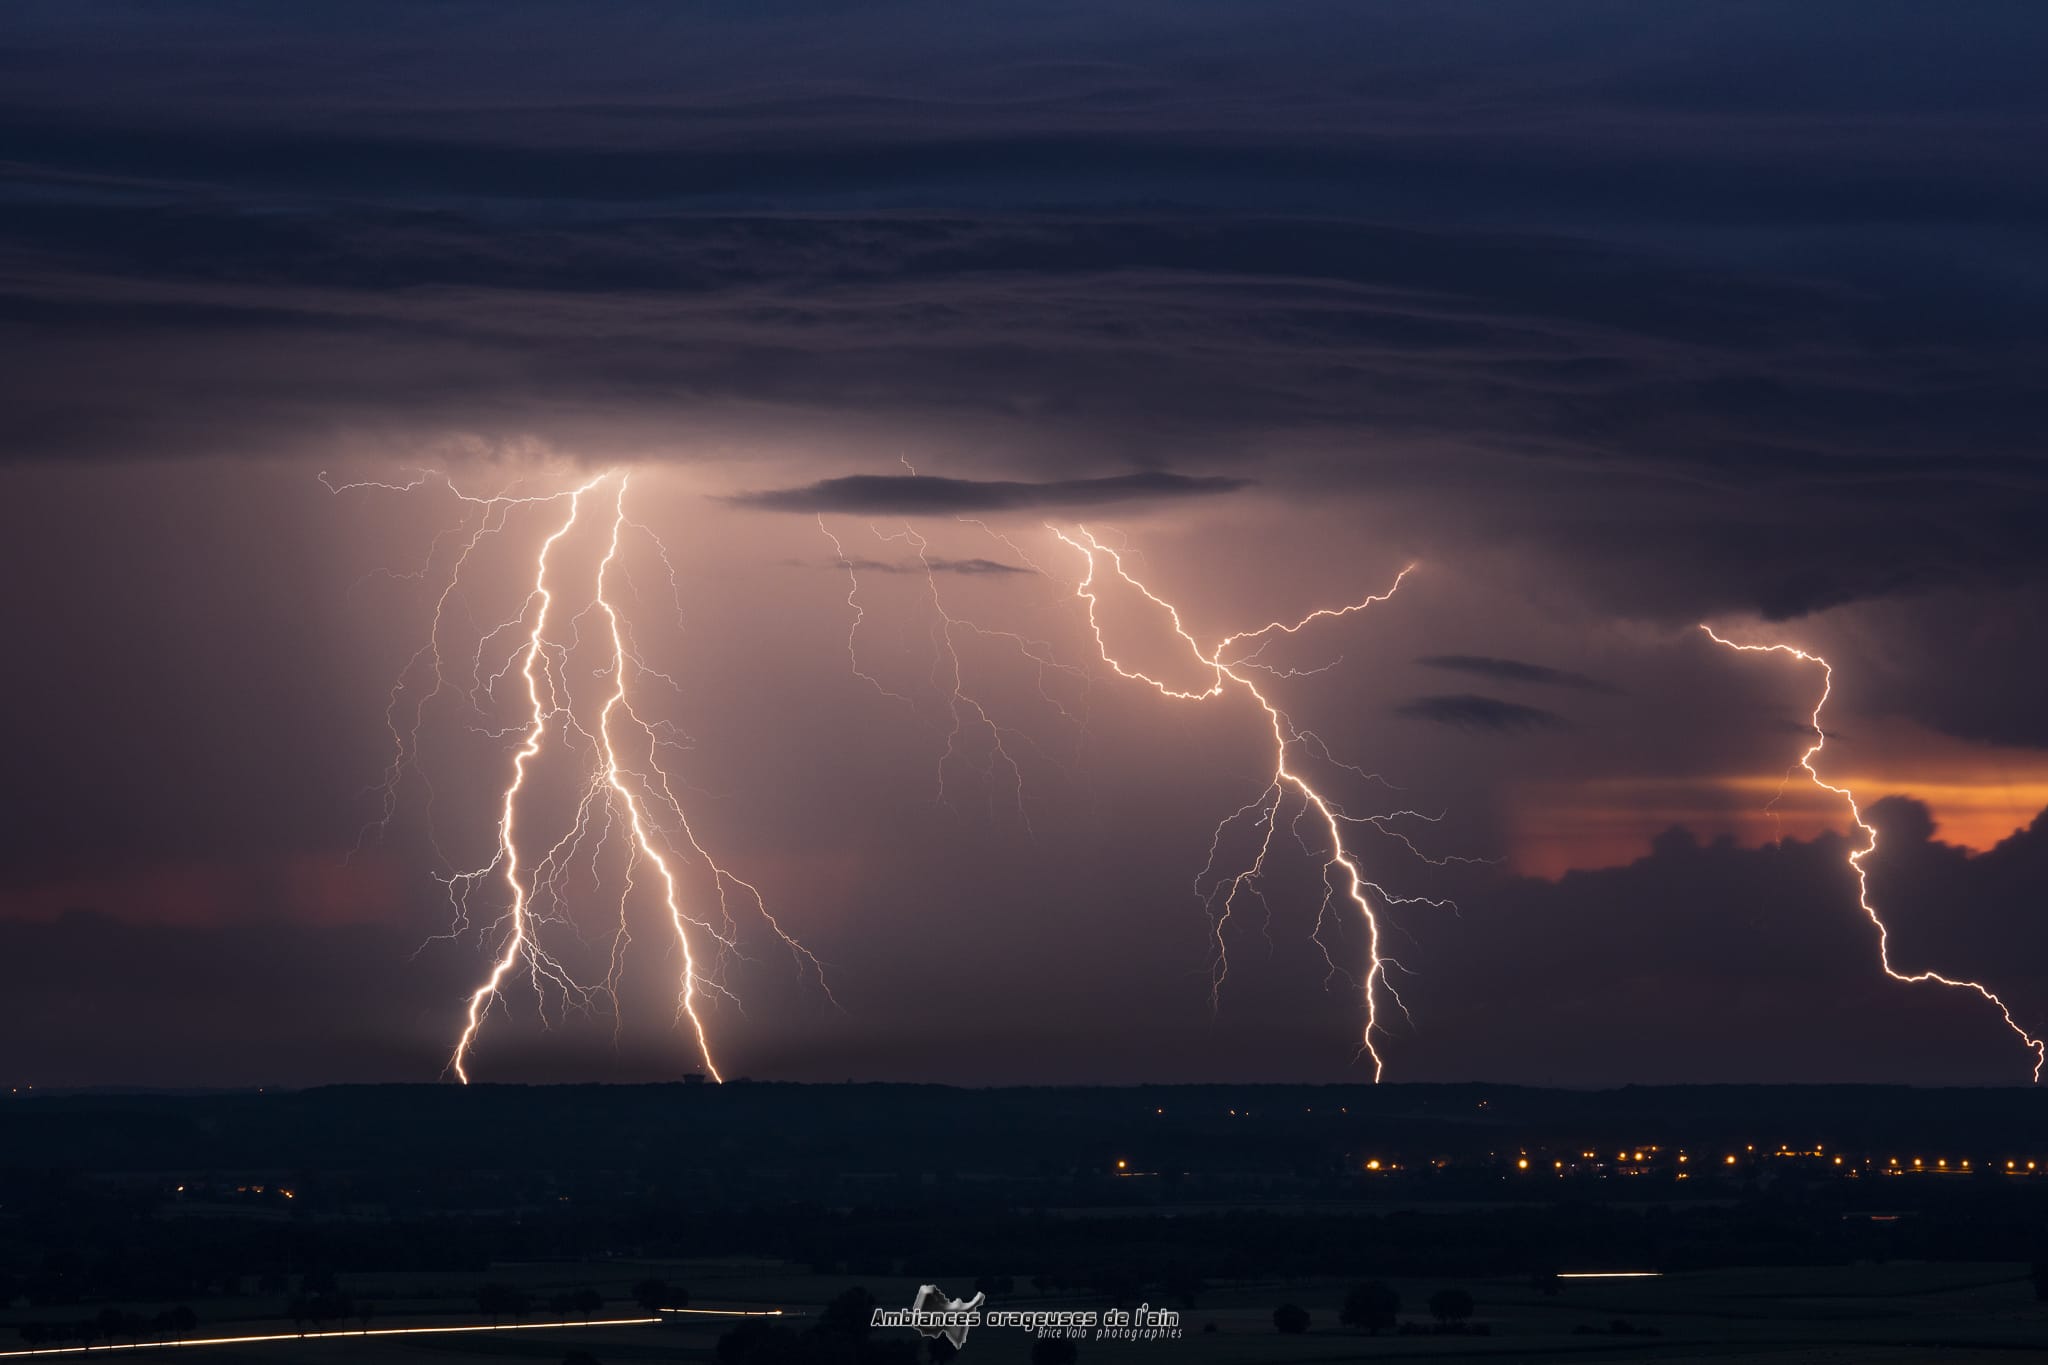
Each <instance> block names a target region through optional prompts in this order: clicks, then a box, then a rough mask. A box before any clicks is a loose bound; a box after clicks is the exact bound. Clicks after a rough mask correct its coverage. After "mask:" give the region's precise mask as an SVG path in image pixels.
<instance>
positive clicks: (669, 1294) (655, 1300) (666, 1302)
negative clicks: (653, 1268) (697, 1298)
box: [633, 1280, 690, 1313]
mask: <svg viewBox="0 0 2048 1365" xmlns="http://www.w3.org/2000/svg"><path fill="white" fill-rule="evenodd" d="M633 1302H635V1303H637V1304H639V1305H640V1306H641V1307H642V1308H645V1309H646V1310H647V1311H648V1312H650V1313H658V1312H660V1311H661V1310H662V1309H664V1308H688V1307H689V1306H690V1291H689V1290H687V1289H685V1288H683V1287H682V1286H681V1285H679V1284H670V1283H669V1282H668V1281H667V1280H642V1281H640V1282H639V1283H638V1284H636V1285H634V1286H633Z"/></svg>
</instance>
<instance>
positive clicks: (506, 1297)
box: [476, 1283, 533, 1323]
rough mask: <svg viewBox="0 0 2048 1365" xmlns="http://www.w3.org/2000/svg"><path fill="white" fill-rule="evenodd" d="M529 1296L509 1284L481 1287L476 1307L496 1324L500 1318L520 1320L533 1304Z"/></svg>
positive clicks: (477, 1292) (477, 1294)
mask: <svg viewBox="0 0 2048 1365" xmlns="http://www.w3.org/2000/svg"><path fill="white" fill-rule="evenodd" d="M532 1302H533V1299H532V1296H531V1295H529V1294H526V1293H524V1292H523V1291H521V1290H518V1289H514V1288H513V1287H512V1286H511V1285H509V1284H497V1283H491V1284H486V1285H481V1286H479V1287H478V1289H477V1291H476V1306H477V1309H478V1311H480V1312H481V1313H482V1314H483V1315H484V1316H485V1317H487V1318H489V1319H490V1320H491V1321H492V1322H493V1323H496V1322H497V1321H498V1320H499V1319H500V1318H514V1319H516V1318H518V1317H520V1316H522V1315H523V1314H524V1313H525V1312H526V1310H527V1308H528V1307H529V1306H530V1305H531V1304H532Z"/></svg>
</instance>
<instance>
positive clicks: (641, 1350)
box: [92, 1261, 2048, 1365]
mask: <svg viewBox="0 0 2048 1365" xmlns="http://www.w3.org/2000/svg"><path fill="white" fill-rule="evenodd" d="M649 1276H652V1277H658V1278H663V1279H666V1280H669V1281H670V1282H671V1283H676V1284H682V1285H687V1286H688V1287H689V1289H690V1291H691V1295H692V1303H693V1304H695V1305H697V1306H699V1307H703V1308H741V1307H745V1308H757V1309H758V1308H767V1307H776V1308H781V1309H782V1310H784V1312H785V1314H786V1320H787V1321H789V1322H790V1323H791V1325H793V1326H799V1327H801V1326H802V1325H803V1324H804V1322H805V1321H806V1320H808V1319H809V1318H810V1317H811V1316H812V1315H814V1314H815V1313H816V1311H817V1310H818V1308H819V1307H820V1306H821V1305H822V1304H823V1303H824V1302H826V1301H827V1300H828V1299H830V1298H831V1297H832V1296H833V1295H834V1294H837V1293H839V1292H840V1291H841V1290H843V1289H845V1288H846V1287H847V1281H846V1280H845V1279H844V1278H843V1277H820V1276H814V1275H810V1274H806V1273H802V1272H800V1271H798V1270H796V1269H794V1268H790V1267H784V1266H778V1265H774V1264H770V1263H761V1262H746V1261H718V1262H702V1261H699V1262H673V1263H653V1262H639V1263H621V1262H610V1263H604V1264H589V1265H581V1264H554V1265H545V1264H535V1265H519V1266H500V1267H496V1268H494V1269H493V1270H492V1272H491V1278H493V1279H494V1280H498V1281H501V1282H505V1283H509V1284H513V1285H515V1286H517V1287H519V1288H522V1289H525V1290H527V1291H529V1292H531V1293H533V1294H535V1295H536V1296H537V1297H539V1298H541V1299H543V1300H544V1299H545V1298H546V1297H547V1296H548V1295H549V1294H550V1293H554V1292H557V1291H560V1290H562V1289H565V1288H570V1287H575V1286H580V1285H591V1286H594V1287H596V1288H597V1289H599V1290H600V1291H602V1292H603V1293H604V1294H605V1296H606V1299H607V1303H606V1306H605V1308H604V1309H603V1310H602V1312H600V1313H599V1314H598V1315H597V1316H599V1317H620V1316H628V1315H641V1310H639V1309H638V1308H637V1307H636V1306H635V1305H633V1304H632V1303H631V1301H630V1299H629V1298H628V1297H627V1286H628V1285H630V1284H631V1283H633V1282H634V1281H635V1280H638V1279H641V1278H645V1277H649ZM930 1278H931V1279H933V1280H935V1281H936V1282H938V1283H939V1285H940V1287H941V1288H942V1289H944V1290H946V1291H947V1292H949V1293H952V1294H955V1295H959V1296H962V1297H964V1296H965V1295H966V1294H967V1293H968V1292H969V1286H970V1285H971V1281H972V1276H971V1275H970V1274H968V1273H965V1272H962V1273H960V1274H958V1275H955V1276H953V1277H950V1278H949V1277H948V1276H946V1275H945V1274H943V1273H935V1274H933V1275H932V1276H931V1277H930ZM473 1281H474V1277H473V1276H454V1275H447V1276H435V1275H420V1274H407V1275H405V1276H403V1277H395V1276H394V1277H380V1276H376V1275H355V1276H350V1277H348V1279H347V1281H346V1283H345V1284H344V1285H343V1288H344V1289H345V1290H346V1291H347V1292H349V1293H350V1294H352V1295H354V1296H355V1297H358V1298H361V1299H369V1300H371V1301H373V1302H375V1303H376V1304H377V1305H378V1306H377V1310H376V1316H375V1318H374V1319H373V1320H372V1323H371V1326H372V1327H375V1328H391V1327H398V1326H406V1325H412V1324H426V1323H436V1322H438V1323H453V1322H458V1321H475V1320H476V1318H475V1312H474V1306H473V1305H472V1304H470V1303H469V1298H470V1296H471V1294H472V1292H473V1290H474V1283H473ZM917 1285H918V1281H917V1280H913V1279H886V1278H880V1279H868V1280H866V1281H864V1287H865V1288H867V1289H868V1290H869V1291H870V1292H872V1293H873V1294H874V1295H875V1297H876V1299H877V1300H878V1301H879V1302H880V1304H881V1305H882V1306H883V1307H885V1308H888V1307H898V1306H908V1305H909V1303H910V1302H911V1300H912V1298H913V1297H914V1295H915V1293H916V1290H917ZM1443 1287H1445V1286H1443V1285H1439V1284H1434V1283H1422V1282H1410V1281H1395V1282H1393V1288H1395V1289H1396V1290H1397V1291H1398V1292H1399V1293H1400V1295H1401V1297H1402V1301H1403V1305H1402V1306H1403V1311H1402V1314H1401V1317H1402V1320H1403V1321H1404V1322H1406V1323H1413V1324H1417V1325H1418V1326H1422V1327H1427V1326H1428V1325H1429V1324H1430V1323H1431V1319H1430V1317H1429V1315H1428V1311H1427V1307H1426V1304H1427V1300H1428V1298H1429V1296H1430V1294H1431V1293H1433V1292H1434V1291H1436V1290H1438V1289H1441V1288H1443ZM1460 1287H1462V1288H1465V1289H1467V1290H1469V1291H1470V1292H1471V1294H1472V1296H1473V1298H1474V1300H1475V1301H1476V1303H1477V1306H1478V1307H1477V1312H1476V1315H1475V1317H1474V1319H1473V1321H1474V1323H1475V1324H1484V1325H1485V1327H1486V1328H1487V1329H1488V1330H1487V1333H1486V1334H1485V1335H1478V1334H1472V1333H1467V1334H1459V1335H1440V1334H1433V1333H1428V1332H1413V1331H1411V1332H1410V1333H1408V1334H1405V1335H1404V1334H1400V1333H1397V1332H1393V1331H1386V1332H1382V1333H1380V1334H1379V1335H1377V1336H1369V1335H1367V1334H1365V1333H1363V1332H1360V1331H1356V1330H1353V1329H1350V1328H1345V1327H1342V1326H1340V1325H1339V1324H1338V1322H1337V1316H1338V1306H1339V1304H1340V1303H1341V1301H1342V1298H1343V1293H1344V1289H1345V1286H1343V1285H1340V1284H1337V1283H1334V1282H1319V1281H1297V1282H1292V1283H1287V1284H1260V1285H1232V1286H1219V1287H1216V1288H1214V1289H1212V1290H1211V1291H1210V1292H1209V1293H1207V1294H1205V1295H1204V1296H1203V1297H1202V1299H1201V1300H1200V1301H1199V1303H1198V1304H1197V1306H1196V1308H1195V1309H1194V1310H1193V1311H1192V1312H1189V1311H1186V1310H1182V1322H1183V1333H1184V1334H1183V1335H1182V1336H1181V1337H1180V1338H1179V1339H1178V1340H1157V1341H1138V1342H1113V1341H1084V1342H1082V1343H1081V1345H1080V1348H1079V1354H1080V1359H1081V1360H1082V1361H1085V1362H1091V1363H1092V1362H1096V1361H1152V1362H1223V1363H1227V1365H1285V1363H1286V1362H1295V1361H1298V1362H1304V1365H1313V1363H1314V1362H1325V1361H1328V1362H1336V1361H1350V1360H1439V1359H1441V1360H1462V1359H1485V1360H1493V1361H1518V1360H1542V1361H1555V1362H1560V1365H1563V1363H1566V1362H1573V1361H1605V1362H1626V1361H1637V1360H1640V1361H1659V1362H1671V1363H1672V1365H1678V1363H1679V1362H1687V1361H1735V1360H1744V1361H1769V1362H1777V1363H1778V1365H1850V1363H1851V1362H1902V1363H1903V1362H1928V1363H1929V1365H1932V1363H1933V1362H1946V1361H1957V1360H1974V1359H1982V1360H1994V1359H1997V1360H2017V1359H2024V1358H2040V1357H2041V1356H2048V1308H2044V1306H2043V1305H2041V1304H2039V1303H2037V1302H2036V1301H2035V1298H2034V1294H2033V1288H2032V1285H2031V1283H2030V1281H2029V1279H2028V1277H2027V1274H2026V1267H2025V1266H2022V1265H2015V1264H2004V1263H1947V1264H1940V1265H1933V1264H1925V1263H1912V1262H1894V1263H1888V1264H1882V1265H1870V1264H1862V1265H1855V1266H1845V1267H1836V1266H1830V1267H1812V1268H1793V1269H1787V1268H1772V1269H1753V1270H1741V1269H1738V1270H1721V1271H1709V1272H1700V1273H1696V1274H1687V1275H1677V1276H1669V1277H1664V1278H1655V1279H1633V1280H1598V1281H1591V1280H1578V1281H1570V1282H1567V1283H1566V1284H1564V1285H1563V1286H1562V1287H1561V1291H1560V1292H1559V1293H1558V1294H1556V1295H1555V1296H1547V1295H1544V1294H1542V1293H1540V1292H1538V1291H1537V1290H1536V1289H1535V1288H1534V1287H1533V1286H1532V1285H1531V1284H1530V1283H1528V1282H1527V1281H1525V1280H1514V1281H1485V1280H1477V1281H1471V1282H1468V1283H1465V1284H1463V1285H1462V1286H1460ZM1282 1302H1289V1303H1294V1304H1298V1305H1300V1306H1301V1307H1303V1308H1305V1309H1306V1310H1307V1311H1308V1313H1309V1315H1310V1326H1309V1330H1308V1331H1307V1332H1306V1333H1304V1334H1302V1335H1297V1336H1282V1335H1280V1334H1278V1333H1277V1332H1276V1331H1275V1330H1274V1327H1273V1324H1272V1310H1273V1308H1274V1306H1276V1305H1277V1304H1279V1303H1282ZM1001 1306H1006V1307H1064V1308H1099V1307H1102V1306H1104V1305H1102V1304H1101V1303H1099V1302H1097V1301H1090V1300H1088V1299H1086V1298H1084V1297H1081V1296H1074V1295H1067V1296H1055V1297H1041V1296H1038V1295H1036V1294H1033V1293H1032V1292H1030V1291H1029V1290H1028V1288H1027V1289H1024V1290H1023V1291H1022V1292H1019V1293H1016V1294H1013V1295H1010V1296H1006V1297H1005V1298H1003V1299H1002V1301H1001ZM279 1308H280V1305H279V1304H277V1303H275V1302H271V1301H265V1300H260V1299H255V1298H250V1299H245V1300H216V1301H214V1302H213V1303H212V1304H210V1305H209V1309H210V1311H209V1312H207V1313H206V1314H204V1315H203V1317H202V1326H201V1329H200V1331H199V1333H198V1334H197V1335H199V1336H201V1337H206V1336H214V1335H227V1334H237V1333H241V1332H262V1331H275V1330H278V1326H279V1323H278V1318H277V1317H276V1316H275V1314H276V1313H277V1312H278V1311H279ZM546 1316H547V1315H546V1314H544V1313H543V1314H541V1315H540V1317H541V1318H543V1319H544V1318H545V1317H546ZM732 1325H733V1324H732V1321H731V1320H729V1319H722V1318H718V1317H711V1316H694V1315H681V1316H671V1317H670V1318H667V1319H665V1320H664V1321H662V1322H661V1323H659V1324H654V1325H622V1326H604V1325H595V1326H589V1327H584V1326H581V1325H576V1326H570V1327H564V1328H559V1329H539V1330H518V1331H503V1332H492V1333H476V1334H460V1335H444V1336H408V1337H390V1336H384V1337H369V1338H363V1337H353V1338H348V1337H344V1338H329V1339H322V1340H305V1341H299V1340H286V1341H275V1342H262V1343H252V1344H247V1345H232V1346H230V1345H218V1346H215V1345H194V1346H188V1347H184V1348H181V1349H178V1350H176V1351H174V1352H173V1351H167V1350H154V1349H149V1348H145V1349H144V1350H142V1351H140V1352H138V1353H137V1354H146V1355H151V1356H158V1357H162V1356H172V1357H174V1358H175V1359H177V1360H178V1361H180V1362H181V1363H184V1365H204V1362H210V1361H215V1360H218V1361H220V1362H221V1365H235V1363H236V1362H239V1363H240V1365H354V1363H355V1362H365V1361H372V1360H374V1361H377V1362H380V1363H381V1362H404V1363H406V1365H414V1363H416V1365H460V1363H461V1362H464V1361H477V1362H485V1361H494V1362H546V1365H555V1362H558V1361H561V1360H563V1359H564V1358H565V1357H566V1356H568V1355H570V1354H572V1353H578V1352H582V1353H587V1354H588V1355H590V1356H592V1357H594V1358H595V1359H596V1360H598V1361H600V1362H603V1363H604V1365H622V1362H636V1361H650V1362H651V1361H669V1360H709V1359H712V1358H713V1356H714V1352H715V1347H716V1342H717V1339H718V1337H719V1335H720V1334H722V1333H723V1332H725V1331H727V1330H729V1329H730V1328H731V1326H732ZM287 1326H288V1325H287ZM884 1330H889V1329H884ZM897 1330H901V1329H897ZM1029 1345H1030V1342H1029V1338H1028V1337H1027V1336H1026V1335H1025V1334H1024V1333H1022V1332H1018V1331H1015V1330H1007V1329H998V1328H993V1327H983V1328H979V1329H976V1330H975V1331H974V1333H973V1334H972V1336H971V1337H970V1339H969V1342H968V1345H967V1348H966V1349H967V1353H971V1358H972V1359H973V1360H974V1361H977V1362H984V1363H985V1365H1023V1363H1024V1362H1026V1361H1027V1360H1028V1359H1029ZM126 1353H127V1352H125V1351H124V1352H122V1353H121V1354H126ZM92 1354H94V1355H98V1354H102V1351H101V1350H95V1351H93V1352H92Z"/></svg>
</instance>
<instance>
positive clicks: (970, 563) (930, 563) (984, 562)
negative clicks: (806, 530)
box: [831, 555, 1037, 575]
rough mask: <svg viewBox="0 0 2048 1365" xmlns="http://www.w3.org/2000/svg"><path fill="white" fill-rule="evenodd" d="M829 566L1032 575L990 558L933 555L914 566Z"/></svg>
mask: <svg viewBox="0 0 2048 1365" xmlns="http://www.w3.org/2000/svg"><path fill="white" fill-rule="evenodd" d="M831 567H833V568H835V569H842V570H844V569H851V570H853V571H854V572H855V573H957V574H968V575H974V574H1009V573H1021V574H1030V573H1036V572H1037V570H1035V569H1027V568H1025V567H1024V566H1023V565H1022V564H1004V563H1001V562H1000V561H998V560H993V559H942V558H940V557H938V556H937V555H933V556H930V557H928V558H926V559H923V560H920V561H919V562H917V563H915V564H909V563H902V562H898V561H895V560H887V559H836V560H834V561H832V565H831Z"/></svg>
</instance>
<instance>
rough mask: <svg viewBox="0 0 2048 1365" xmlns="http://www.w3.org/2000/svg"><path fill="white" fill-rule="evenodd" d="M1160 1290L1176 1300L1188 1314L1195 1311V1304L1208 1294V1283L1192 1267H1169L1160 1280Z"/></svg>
mask: <svg viewBox="0 0 2048 1365" xmlns="http://www.w3.org/2000/svg"><path fill="white" fill-rule="evenodd" d="M1160 1288H1162V1289H1164V1290H1165V1291H1166V1293H1167V1295H1168V1296H1169V1297H1170V1298H1173V1299H1177V1300H1178V1301H1179V1302H1180V1306H1181V1307H1183V1308H1185V1309H1187V1310H1188V1311H1189V1312H1190V1313H1192V1312H1194V1311H1195V1302H1196V1300H1198V1299H1200V1298H1201V1297H1202V1295H1204V1294H1206V1293H1208V1292H1209V1282H1208V1281H1207V1280H1204V1279H1203V1278H1202V1277H1201V1275H1200V1273H1198V1272H1197V1271H1196V1270H1195V1268H1194V1267H1193V1266H1190V1265H1170V1266H1168V1267H1167V1268H1166V1273H1165V1275H1164V1276H1163V1277H1162V1278H1161V1280H1160Z"/></svg>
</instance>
